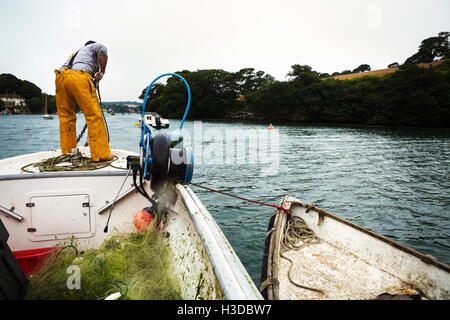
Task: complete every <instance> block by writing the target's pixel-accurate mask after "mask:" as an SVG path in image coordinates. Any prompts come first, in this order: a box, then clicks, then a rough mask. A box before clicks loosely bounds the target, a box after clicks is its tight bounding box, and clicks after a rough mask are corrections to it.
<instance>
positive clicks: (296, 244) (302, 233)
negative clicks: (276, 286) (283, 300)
mask: <svg viewBox="0 0 450 320" xmlns="http://www.w3.org/2000/svg"><path fill="white" fill-rule="evenodd" d="M320 242H321V240H320V239H319V237H317V236H316V234H315V233H314V231H313V230H311V228H309V227H308V225H307V224H306V222H305V220H303V219H302V218H301V217H298V216H294V215H289V216H288V220H287V223H286V227H285V231H284V237H283V240H282V241H281V251H280V256H281V257H282V258H284V259H286V260H288V261H289V262H290V267H289V270H288V278H289V281H290V282H291V283H292V284H293V285H295V286H297V287H299V288H302V289H307V290H311V291H315V292H318V293H321V294H324V292H323V291H322V290H320V289H316V288H311V287H307V286H305V285H302V284H299V283H298V282H295V281H294V280H293V279H292V275H291V270H292V267H293V266H294V262H293V261H292V260H291V259H290V258H288V257H286V256H285V255H284V253H285V252H287V251H290V250H300V249H302V248H304V247H306V246H310V245H313V244H318V243H320Z"/></svg>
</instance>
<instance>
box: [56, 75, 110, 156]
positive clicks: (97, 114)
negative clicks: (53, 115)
mask: <svg viewBox="0 0 450 320" xmlns="http://www.w3.org/2000/svg"><path fill="white" fill-rule="evenodd" d="M55 73H56V80H55V84H56V107H57V109H58V118H59V136H60V143H61V153H62V154H66V153H70V152H71V151H72V148H76V147H77V132H76V121H77V117H76V114H75V102H76V103H77V104H78V105H79V106H80V109H81V111H83V114H84V118H85V120H86V124H87V127H88V138H89V147H90V150H91V158H92V161H100V160H104V159H106V158H107V157H108V156H109V155H110V152H111V150H110V148H109V142H108V136H107V133H106V126H105V122H104V120H103V116H102V111H101V110H100V105H99V103H98V99H97V93H96V92H95V87H94V83H93V82H92V76H91V74H89V73H88V72H86V71H83V70H69V69H62V70H61V71H59V70H55Z"/></svg>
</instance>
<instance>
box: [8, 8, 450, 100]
mask: <svg viewBox="0 0 450 320" xmlns="http://www.w3.org/2000/svg"><path fill="white" fill-rule="evenodd" d="M441 31H450V1H449V0H427V1H422V0H421V1H415V0H389V1H388V0H371V1H366V0H347V1H344V0H341V1H336V0H314V1H301V0H295V1H294V0H276V1H275V0H272V1H266V0H184V1H182V0H158V1H154V0H147V1H133V0H127V1H112V0H108V1H93V0H90V1H75V0H68V1H63V0H53V1H52V0H39V1H38V0H0V39H1V42H2V44H1V47H0V50H1V59H0V73H12V74H14V75H15V76H16V77H18V78H20V79H24V80H29V81H32V82H33V83H35V84H36V85H38V86H39V87H40V88H41V89H42V90H43V91H44V92H46V93H50V94H54V92H55V86H54V78H55V75H54V73H53V70H54V69H55V68H59V67H60V66H61V65H62V63H63V62H64V61H65V60H66V59H67V57H68V56H69V55H70V54H71V53H72V52H75V51H76V50H78V49H79V47H80V46H82V45H83V44H84V43H85V42H86V41H87V40H95V41H97V42H100V43H102V44H104V45H106V46H107V48H108V51H109V61H108V66H107V70H106V75H105V78H104V79H103V80H102V82H101V94H102V98H103V100H104V101H119V100H132V101H138V96H139V94H140V92H141V91H142V89H143V88H144V87H146V86H147V85H148V84H149V83H150V82H151V81H152V80H153V79H154V78H155V77H157V76H158V75H160V74H162V73H167V72H176V71H181V70H186V69H187V70H191V71H195V70H198V69H223V70H226V71H231V72H235V71H238V70H239V69H241V68H247V67H252V68H255V69H256V70H263V71H265V72H267V73H268V74H270V75H272V76H274V77H275V78H276V79H277V80H286V74H287V73H288V72H289V71H290V69H291V66H292V65H293V64H307V65H310V66H311V67H312V68H313V69H314V70H316V71H319V72H328V73H330V74H331V73H333V72H335V71H338V72H341V71H343V70H346V69H351V70H353V69H354V68H356V67H358V66H359V65H360V64H363V63H367V64H369V65H370V66H371V67H372V70H375V69H383V68H385V67H386V66H387V65H388V64H389V63H391V62H396V61H398V62H400V63H402V62H404V61H405V60H406V59H407V58H408V57H409V56H411V55H412V54H414V53H415V52H416V51H417V48H418V46H419V45H420V42H421V41H422V40H423V39H425V38H428V37H431V36H436V35H437V34H438V33H439V32H441Z"/></svg>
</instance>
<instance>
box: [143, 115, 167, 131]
mask: <svg viewBox="0 0 450 320" xmlns="http://www.w3.org/2000/svg"><path fill="white" fill-rule="evenodd" d="M143 119H144V121H145V122H146V123H147V124H148V125H150V126H152V127H153V128H155V129H161V128H168V127H169V125H170V121H169V120H168V119H165V118H162V117H161V116H160V115H159V114H157V113H156V112H146V113H145V116H144V118H143Z"/></svg>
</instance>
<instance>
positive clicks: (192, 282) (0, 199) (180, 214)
mask: <svg viewBox="0 0 450 320" xmlns="http://www.w3.org/2000/svg"><path fill="white" fill-rule="evenodd" d="M81 151H82V152H83V153H85V154H86V155H89V149H83V148H81ZM112 153H113V154H114V155H116V156H117V157H118V160H117V161H115V162H114V163H113V164H114V166H118V167H126V160H125V159H126V156H127V155H130V154H131V153H130V152H127V151H122V150H112ZM59 154H60V153H59V151H49V152H41V153H35V154H31V155H25V156H19V157H14V158H9V159H4V160H0V189H1V190H2V192H1V193H0V206H1V207H0V219H1V220H2V222H3V223H4V225H5V226H6V228H7V230H8V232H9V234H10V237H9V239H8V245H9V247H10V248H11V250H12V251H13V252H20V251H23V250H30V249H40V248H52V247H57V246H61V244H63V243H67V242H69V241H71V239H72V237H74V239H75V241H76V243H77V247H78V248H79V249H80V250H83V249H90V248H98V247H99V246H100V244H102V243H103V241H104V240H106V239H107V238H109V237H110V236H112V235H114V234H116V233H128V232H133V231H135V227H134V224H133V219H134V215H135V213H136V212H137V211H139V210H141V209H143V208H144V207H148V206H150V203H149V202H148V201H147V200H146V199H145V198H144V197H143V196H141V195H140V194H139V193H138V192H137V191H136V190H135V189H134V186H133V182H132V177H131V176H128V177H127V178H126V175H127V173H128V172H127V170H120V169H113V168H111V167H107V168H103V169H100V170H95V171H80V172H42V173H24V172H21V170H20V168H21V167H22V166H24V165H26V164H29V163H34V162H38V161H40V160H43V159H46V158H50V157H54V156H56V155H59ZM125 178H126V180H125ZM124 180H125V183H124ZM122 183H124V185H123V188H122V191H121V192H120V195H119V196H118V200H117V202H116V203H115V204H114V209H113V211H112V214H111V218H110V222H109V231H108V233H105V232H104V228H105V226H106V223H107V219H108V215H109V212H110V210H111V207H112V203H113V201H114V199H115V197H116V195H117V193H118V191H119V189H120V187H121V185H122ZM146 190H147V192H148V193H149V194H150V195H151V192H150V189H149V187H148V184H147V186H146ZM169 190H171V194H172V198H171V200H170V201H166V202H165V204H162V207H166V209H167V210H166V214H161V215H158V216H159V217H160V219H161V222H162V224H161V226H162V230H161V232H168V235H169V237H168V238H167V241H169V244H170V246H171V248H172V251H173V253H174V261H173V265H174V267H175V270H176V273H177V276H178V278H179V279H180V282H181V283H182V291H183V292H182V297H183V298H184V299H262V296H261V295H260V293H259V291H258V289H257V288H256V286H255V285H254V283H253V281H252V280H251V278H250V277H249V275H248V273H247V271H246V270H245V268H244V267H243V265H242V263H241V262H240V260H239V258H238V257H237V255H236V253H235V252H234V250H233V249H232V247H231V246H230V244H229V243H228V241H227V239H226V238H225V236H224V235H223V233H222V231H221V230H220V228H219V227H218V226H217V224H216V223H215V221H214V219H213V218H212V216H211V215H210V214H209V212H208V211H207V209H206V208H205V207H204V206H203V205H202V204H201V202H200V200H199V199H198V198H197V196H196V195H195V194H194V193H193V192H192V190H190V188H189V187H187V186H183V185H180V184H177V185H171V186H169ZM2 208H3V210H2ZM158 225H159V221H158Z"/></svg>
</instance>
